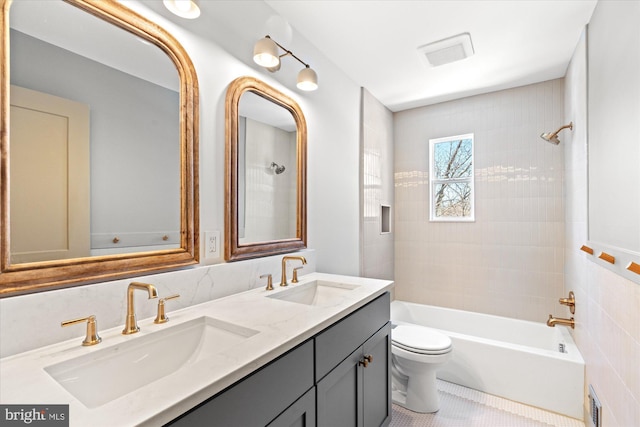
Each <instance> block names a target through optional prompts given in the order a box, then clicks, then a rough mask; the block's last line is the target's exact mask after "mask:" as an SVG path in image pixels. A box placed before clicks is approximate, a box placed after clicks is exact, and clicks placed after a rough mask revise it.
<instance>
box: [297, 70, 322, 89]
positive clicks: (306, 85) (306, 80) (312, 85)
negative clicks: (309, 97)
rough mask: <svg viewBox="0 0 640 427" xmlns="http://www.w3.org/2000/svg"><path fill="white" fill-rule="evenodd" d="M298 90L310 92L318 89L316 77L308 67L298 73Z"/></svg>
mask: <svg viewBox="0 0 640 427" xmlns="http://www.w3.org/2000/svg"><path fill="white" fill-rule="evenodd" d="M297 86H298V89H300V90H306V91H312V90H316V89H318V75H317V74H316V72H315V71H313V69H312V68H310V67H309V66H308V65H307V66H306V67H305V68H303V69H302V70H300V72H299V73H298V84H297Z"/></svg>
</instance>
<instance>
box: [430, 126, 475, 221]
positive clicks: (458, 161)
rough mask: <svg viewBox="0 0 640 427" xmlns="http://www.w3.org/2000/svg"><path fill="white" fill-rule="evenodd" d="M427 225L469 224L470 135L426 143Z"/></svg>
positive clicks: (471, 199)
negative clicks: (427, 169)
mask: <svg viewBox="0 0 640 427" xmlns="http://www.w3.org/2000/svg"><path fill="white" fill-rule="evenodd" d="M429 158H430V168H429V176H430V183H431V185H430V187H431V215H430V219H431V221H473V220H474V206H473V205H474V203H473V200H474V197H473V134H472V133H471V134H466V135H458V136H450V137H446V138H438V139H430V140H429Z"/></svg>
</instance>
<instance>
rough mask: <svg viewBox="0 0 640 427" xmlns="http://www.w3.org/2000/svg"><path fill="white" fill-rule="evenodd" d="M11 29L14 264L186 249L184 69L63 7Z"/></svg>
mask: <svg viewBox="0 0 640 427" xmlns="http://www.w3.org/2000/svg"><path fill="white" fill-rule="evenodd" d="M9 22H10V37H9V40H10V77H11V79H10V84H11V93H10V134H11V150H10V162H11V169H10V183H11V187H10V195H11V198H10V209H11V210H10V217H11V230H10V233H11V246H10V253H11V257H10V261H11V263H12V264H16V263H28V262H37V261H48V260H56V259H68V258H78V257H87V256H96V255H106V254H116V253H131V252H140V251H149V250H155V249H166V248H178V247H180V123H179V122H180V120H179V119H180V94H179V82H180V81H179V77H178V73H177V70H176V67H175V65H174V64H173V62H172V61H171V60H170V59H169V57H168V56H167V55H166V54H165V53H164V52H162V51H161V50H160V49H159V48H158V47H157V46H155V45H152V44H150V43H149V42H146V41H144V40H143V39H141V38H138V37H136V36H135V35H133V34H131V33H130V32H128V31H125V30H124V29H121V28H118V27H116V26H114V25H112V24H109V23H108V22H106V21H103V20H102V19H99V18H97V17H95V16H93V15H90V14H88V13H86V12H84V11H82V10H80V9H78V8H77V7H74V6H72V5H69V4H66V3H64V2H62V1H51V0H47V1H15V2H14V3H12V5H11V8H10V21H9ZM69 23H73V25H69Z"/></svg>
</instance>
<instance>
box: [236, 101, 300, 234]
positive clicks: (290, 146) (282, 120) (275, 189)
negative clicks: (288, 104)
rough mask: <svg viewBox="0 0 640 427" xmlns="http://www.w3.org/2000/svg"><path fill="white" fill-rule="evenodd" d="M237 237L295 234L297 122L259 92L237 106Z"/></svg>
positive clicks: (287, 112)
mask: <svg viewBox="0 0 640 427" xmlns="http://www.w3.org/2000/svg"><path fill="white" fill-rule="evenodd" d="M238 114H239V120H238V239H239V243H240V244H241V245H243V244H247V243H253V242H264V241H269V240H274V239H276V240H280V239H290V238H295V237H296V194H297V188H296V185H297V164H296V142H297V132H296V122H295V120H294V118H293V116H292V115H291V113H290V112H289V111H288V110H286V109H284V108H282V107H281V106H279V105H276V104H274V103H272V102H270V101H267V100H266V99H264V98H262V97H261V96H259V95H257V94H255V93H254V92H251V91H248V92H245V93H243V94H242V96H241V98H240V104H239V106H238Z"/></svg>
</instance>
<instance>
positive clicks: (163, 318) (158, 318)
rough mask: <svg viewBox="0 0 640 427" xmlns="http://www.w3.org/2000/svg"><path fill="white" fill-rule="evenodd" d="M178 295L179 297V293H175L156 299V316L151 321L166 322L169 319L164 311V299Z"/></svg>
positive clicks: (174, 297) (167, 299) (170, 298)
mask: <svg viewBox="0 0 640 427" xmlns="http://www.w3.org/2000/svg"><path fill="white" fill-rule="evenodd" d="M179 297H180V295H179V294H175V295H171V296H169V297H164V298H160V300H158V314H157V315H156V318H155V319H154V320H153V323H167V322H168V321H169V318H168V317H167V315H166V314H165V312H164V303H165V301H169V300H172V299H176V298H179Z"/></svg>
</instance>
